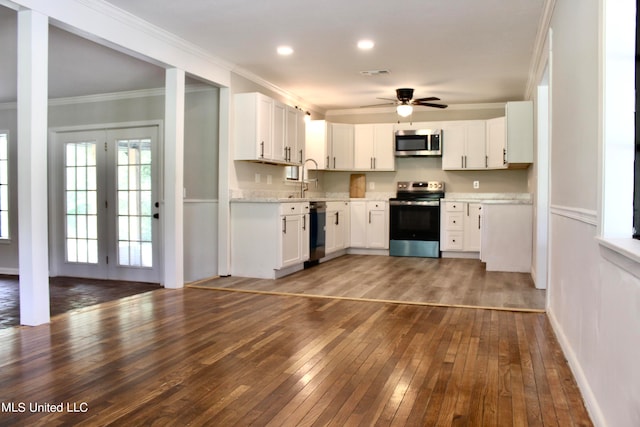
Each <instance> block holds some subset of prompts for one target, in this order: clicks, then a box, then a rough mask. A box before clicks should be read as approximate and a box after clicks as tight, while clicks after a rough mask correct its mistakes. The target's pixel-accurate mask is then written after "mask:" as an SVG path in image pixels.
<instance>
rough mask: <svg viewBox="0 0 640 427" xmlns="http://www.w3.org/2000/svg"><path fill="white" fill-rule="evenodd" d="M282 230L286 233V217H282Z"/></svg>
mask: <svg viewBox="0 0 640 427" xmlns="http://www.w3.org/2000/svg"><path fill="white" fill-rule="evenodd" d="M282 232H283V233H284V234H287V218H286V217H282Z"/></svg>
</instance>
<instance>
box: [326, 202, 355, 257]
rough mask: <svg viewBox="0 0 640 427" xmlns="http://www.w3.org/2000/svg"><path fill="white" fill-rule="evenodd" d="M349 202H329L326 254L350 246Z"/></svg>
mask: <svg viewBox="0 0 640 427" xmlns="http://www.w3.org/2000/svg"><path fill="white" fill-rule="evenodd" d="M349 216H350V211H349V202H327V217H326V218H327V223H326V228H325V232H326V235H325V254H326V255H328V254H330V253H332V252H336V251H338V250H340V249H345V248H348V247H349V244H350V239H349V225H350V224H349Z"/></svg>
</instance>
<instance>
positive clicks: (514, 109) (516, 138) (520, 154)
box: [487, 101, 533, 169]
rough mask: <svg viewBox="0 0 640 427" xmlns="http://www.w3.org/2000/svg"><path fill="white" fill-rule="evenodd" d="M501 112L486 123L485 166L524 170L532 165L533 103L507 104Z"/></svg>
mask: <svg viewBox="0 0 640 427" xmlns="http://www.w3.org/2000/svg"><path fill="white" fill-rule="evenodd" d="M505 113H506V116H505V117H498V118H495V119H490V120H487V155H488V167H489V168H491V169H507V168H513V169H517V168H526V167H528V166H529V165H530V164H531V163H533V103H532V102H531V101H519V102H507V104H506V106H505Z"/></svg>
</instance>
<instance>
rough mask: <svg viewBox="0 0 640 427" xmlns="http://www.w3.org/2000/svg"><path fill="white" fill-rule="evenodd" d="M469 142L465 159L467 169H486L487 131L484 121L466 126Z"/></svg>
mask: <svg viewBox="0 0 640 427" xmlns="http://www.w3.org/2000/svg"><path fill="white" fill-rule="evenodd" d="M466 133H467V142H466V154H465V156H466V157H465V159H464V167H465V169H486V167H487V163H486V162H487V158H486V155H487V154H486V145H487V144H486V138H487V134H486V129H485V122H484V121H473V122H468V123H467V125H466Z"/></svg>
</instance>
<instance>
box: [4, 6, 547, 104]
mask: <svg viewBox="0 0 640 427" xmlns="http://www.w3.org/2000/svg"><path fill="white" fill-rule="evenodd" d="M110 3H112V4H113V5H115V6H117V7H120V8H122V9H124V10H126V11H128V12H130V13H132V14H134V15H137V16H138V17H140V18H142V19H144V20H146V21H148V22H150V23H152V24H155V25H157V26H159V27H161V28H163V29H165V30H167V31H169V32H172V33H174V34H176V35H178V36H179V37H182V38H183V39H185V40H187V41H189V42H191V43H193V44H195V45H198V46H199V47H201V48H203V49H205V50H207V51H209V52H210V53H211V54H212V55H215V56H217V57H218V58H220V59H222V60H224V61H226V62H228V63H231V64H235V66H236V69H235V70H236V71H238V72H239V73H240V74H246V75H255V76H258V77H260V78H262V79H264V80H266V81H268V82H270V83H271V84H273V85H275V86H277V87H280V88H281V89H282V90H284V91H286V92H289V93H291V94H293V95H295V96H297V97H299V98H302V99H304V100H305V101H306V102H307V103H309V104H312V105H315V106H317V107H319V108H320V109H323V110H333V109H345V108H354V107H358V106H362V105H369V104H377V103H379V102H381V101H380V100H378V99H376V98H377V97H385V98H392V97H394V96H395V93H394V90H395V88H398V87H412V88H415V97H427V96H437V97H439V98H441V99H442V101H443V102H445V103H448V104H469V103H487V102H502V101H509V100H519V99H523V97H524V93H525V87H526V84H527V80H528V74H529V69H530V66H531V57H532V53H533V49H534V44H535V40H536V32H537V28H538V24H539V20H540V17H541V14H542V10H543V6H544V0H508V1H505V0H446V1H445V0H396V1H388V0H386V1H383V0H321V1H316V2H304V1H301V0H269V1H255V0H208V1H205V0H182V1H179V2H178V1H175V0H111V1H110ZM12 19H13V21H14V24H13V29H11V26H10V25H8V24H10V23H11V20H12ZM362 38H369V39H372V40H373V41H374V42H375V47H374V48H373V49H372V50H370V51H359V50H358V49H357V47H356V43H357V41H358V40H360V39H362ZM12 39H13V40H12ZM12 42H13V45H12V44H11V43H12ZM283 44H286V45H290V46H291V47H293V49H294V51H295V52H294V53H293V55H291V56H288V57H280V56H278V55H277V54H276V47H277V46H279V45H283ZM12 49H13V51H12ZM0 51H2V52H3V53H5V55H6V54H7V53H9V55H8V56H6V57H9V58H11V56H12V55H13V56H14V57H15V12H14V11H11V10H8V9H5V8H2V7H0ZM49 57H50V64H51V65H50V83H49V86H50V95H51V97H60V96H72V95H79V94H84V93H85V92H86V93H87V94H89V93H104V92H108V91H113V90H114V88H115V87H117V88H119V89H120V90H131V89H143V88H148V87H153V86H155V87H160V86H162V85H163V82H164V80H163V76H164V73H163V71H162V70H161V69H159V68H157V67H155V66H153V65H150V64H146V63H144V62H142V61H140V60H137V59H134V58H131V57H127V56H126V55H124V54H121V53H118V52H115V51H113V50H111V49H108V48H105V47H102V46H99V45H96V44H94V43H92V42H89V41H86V40H83V39H81V38H79V37H77V36H74V35H71V34H69V33H67V32H65V31H62V30H59V29H52V32H51V36H50V54H49ZM9 62H10V61H9ZM378 69H385V70H389V71H390V73H389V74H388V75H384V76H371V77H370V76H363V75H361V74H360V72H361V71H365V70H378ZM13 70H14V71H13V76H15V68H13ZM7 81H9V82H10V81H15V77H14V78H13V80H12V78H11V66H10V65H8V64H7V63H6V62H5V63H4V64H3V65H0V82H7ZM5 85H6V83H0V102H2V101H7V100H9V99H10V98H11V96H13V97H14V98H15V88H13V91H14V93H10V92H11V90H12V89H10V88H9V89H8V88H5V87H3V86H5Z"/></svg>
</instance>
